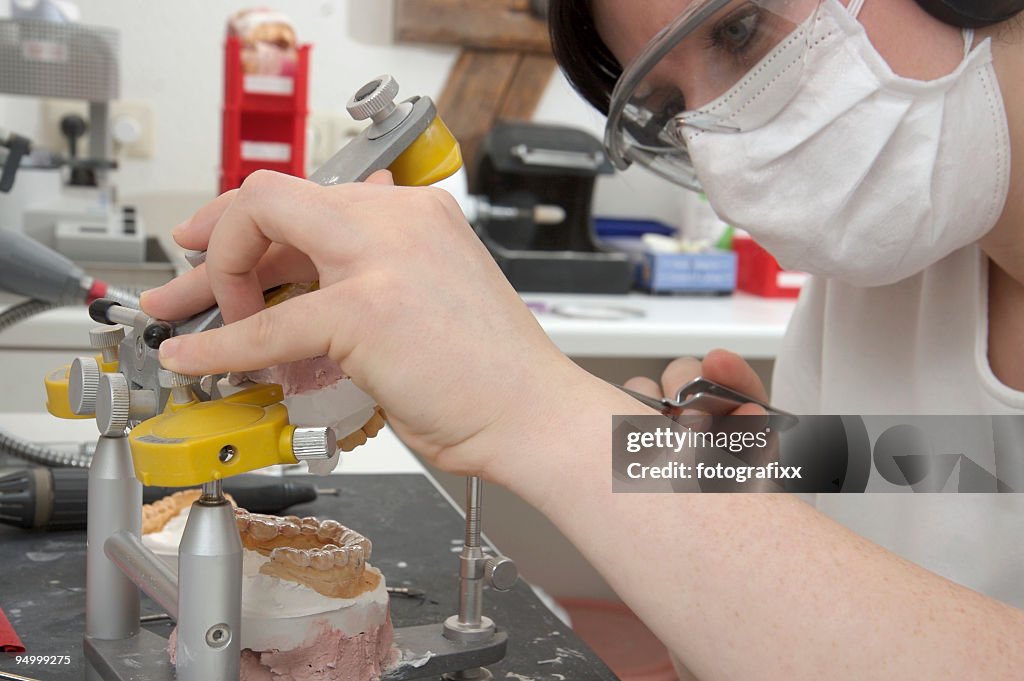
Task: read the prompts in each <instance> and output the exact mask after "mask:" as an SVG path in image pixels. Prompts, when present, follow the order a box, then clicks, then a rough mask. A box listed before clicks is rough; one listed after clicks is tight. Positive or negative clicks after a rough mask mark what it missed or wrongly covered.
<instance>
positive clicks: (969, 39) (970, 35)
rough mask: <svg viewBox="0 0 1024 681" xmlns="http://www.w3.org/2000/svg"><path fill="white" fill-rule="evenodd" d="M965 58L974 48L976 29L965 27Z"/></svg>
mask: <svg viewBox="0 0 1024 681" xmlns="http://www.w3.org/2000/svg"><path fill="white" fill-rule="evenodd" d="M963 33H964V59H967V57H969V56H970V54H971V49H973V48H974V29H973V28H965V29H964V31H963Z"/></svg>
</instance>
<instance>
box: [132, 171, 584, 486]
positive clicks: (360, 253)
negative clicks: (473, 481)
mask: <svg viewBox="0 0 1024 681" xmlns="http://www.w3.org/2000/svg"><path fill="white" fill-rule="evenodd" d="M174 238H175V240H176V241H177V242H178V243H179V244H180V245H181V246H182V247H184V248H189V249H195V250H207V251H208V253H207V258H206V263H205V265H203V266H200V267H198V268H196V269H195V270H193V271H191V272H188V273H186V274H184V275H182V276H181V277H179V278H177V279H175V280H174V281H172V282H170V283H168V284H166V285H165V286H162V287H160V288H158V289H155V290H152V291H148V292H147V293H146V294H145V295H144V296H143V302H142V305H143V307H144V308H145V311H146V312H147V313H148V314H150V315H152V316H154V317H157V318H160V319H168V320H177V319H182V318H185V317H188V316H190V315H192V314H194V313H196V312H199V311H201V310H203V309H205V308H207V307H209V306H210V305H212V304H214V302H216V303H217V304H219V305H220V307H221V310H222V313H223V316H224V320H225V322H226V325H225V326H224V327H223V328H220V329H216V330H212V331H208V332H205V333H201V334H194V335H186V336H180V337H176V338H173V339H170V340H168V341H166V342H164V343H163V345H162V346H161V348H160V358H161V362H162V363H163V364H164V366H165V367H167V368H169V369H171V370H174V371H177V372H181V373H186V374H193V375H201V374H209V373H219V372H225V371H244V370H253V369H261V368H265V367H268V366H272V365H275V364H280V363H283V362H288V361H292V360H297V359H303V358H306V357H314V356H319V355H328V356H329V357H331V358H332V359H333V360H335V361H336V362H338V363H339V365H340V366H341V368H342V370H343V371H345V373H347V374H348V375H349V376H351V377H352V380H353V381H354V382H355V383H356V384H357V385H358V386H359V387H360V388H362V389H363V390H365V391H366V392H368V393H369V394H370V395H372V396H373V397H374V398H375V399H377V401H378V402H379V403H380V404H381V406H383V407H384V408H385V410H386V411H387V413H388V416H389V421H390V423H391V425H392V426H393V427H394V429H395V431H396V433H397V434H398V435H399V436H400V437H401V438H402V439H403V440H404V441H405V442H406V443H407V444H408V445H409V446H410V447H412V448H413V449H415V450H416V451H418V452H419V453H420V454H422V455H424V456H425V457H427V458H428V459H430V460H432V462H433V463H435V464H436V465H438V466H440V467H442V468H444V469H446V470H449V471H453V472H460V473H473V474H481V475H485V476H487V475H488V474H489V467H490V465H491V463H492V460H493V459H494V458H495V457H496V456H497V455H498V454H499V453H500V452H501V451H502V449H503V448H504V449H508V448H509V447H510V446H512V444H513V443H520V444H521V443H523V442H524V438H526V437H527V433H529V432H535V431H536V430H537V429H543V428H544V427H545V426H546V425H551V426H553V427H557V426H556V424H557V421H558V415H559V412H560V410H565V409H567V408H570V407H571V405H574V404H575V400H573V399H572V398H571V397H570V395H572V394H573V393H574V392H575V393H576V394H577V395H578V393H579V391H580V389H581V387H582V386H585V385H592V382H588V379H589V378H590V377H589V376H587V375H586V374H585V373H584V372H582V370H580V369H578V368H577V367H576V366H575V365H574V364H572V362H570V361H569V360H568V359H567V358H566V357H565V356H564V355H562V353H561V352H559V351H558V349H557V348H556V347H555V346H554V344H553V343H552V342H551V341H550V340H549V339H548V337H547V336H546V335H545V334H544V332H543V330H542V329H541V328H540V326H539V325H538V324H537V322H536V320H535V319H534V317H533V314H532V313H531V312H530V311H529V310H528V309H527V308H526V306H525V305H524V304H523V302H522V301H521V300H520V298H519V296H518V295H517V294H516V292H515V291H514V290H513V289H512V287H511V286H510V285H509V284H508V282H507V280H506V279H505V277H504V276H503V275H502V273H501V271H500V270H499V269H498V267H497V266H496V265H495V263H494V261H493V259H492V258H491V256H490V254H489V253H488V252H487V250H486V248H484V246H483V244H482V243H481V242H480V240H479V239H478V238H477V236H476V234H475V233H474V232H473V230H472V228H471V227H470V226H469V225H468V224H467V223H466V220H465V218H464V217H463V215H462V211H461V210H460V208H459V206H458V204H457V203H456V202H455V200H454V199H453V198H452V197H451V196H450V195H449V194H447V193H446V192H444V191H441V190H439V189H433V188H407V187H395V186H394V185H393V184H392V183H391V178H390V175H389V174H387V173H386V172H383V173H377V174H375V175H374V176H373V177H372V178H371V179H370V181H368V182H366V183H362V184H349V185H338V186H333V187H322V186H319V185H316V184H313V183H311V182H307V181H305V180H301V179H297V178H294V177H290V176H287V175H281V174H277V173H272V172H268V171H260V172H257V173H255V174H253V175H252V176H250V177H249V178H248V179H247V180H246V181H245V183H244V184H243V185H242V187H241V188H240V189H238V190H236V191H232V192H228V193H227V194H224V195H222V196H220V197H219V198H217V199H215V200H214V201H213V202H211V203H210V204H208V205H207V206H205V207H203V208H202V209H200V210H199V211H198V212H197V213H196V214H195V216H193V217H192V218H191V219H190V220H188V221H186V222H185V223H183V224H182V225H179V227H178V228H176V229H175V232H174ZM317 278H318V279H319V280H320V290H318V291H315V292H312V293H308V294H306V295H302V296H299V297H297V298H293V299H291V300H288V301H286V302H284V303H282V304H279V305H275V306H273V307H271V308H268V309H264V305H263V291H264V290H265V289H268V288H271V287H273V286H276V285H279V284H283V283H288V282H302V281H311V280H313V279H317ZM582 389H584V390H586V388H585V387H584V388H582Z"/></svg>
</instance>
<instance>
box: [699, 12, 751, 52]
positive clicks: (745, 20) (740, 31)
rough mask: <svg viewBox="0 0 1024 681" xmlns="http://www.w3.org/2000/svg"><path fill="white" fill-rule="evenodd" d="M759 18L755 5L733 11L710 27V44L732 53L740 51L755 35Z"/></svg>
mask: <svg viewBox="0 0 1024 681" xmlns="http://www.w3.org/2000/svg"><path fill="white" fill-rule="evenodd" d="M760 20H761V17H760V12H759V11H758V10H757V8H756V7H751V8H748V9H746V10H743V11H740V12H734V13H733V14H731V15H729V16H728V17H725V18H724V19H722V20H721V21H720V22H718V24H717V25H715V27H714V29H712V32H711V41H712V45H713V46H714V47H716V48H718V49H723V50H726V51H727V52H729V53H732V54H737V53H740V52H742V51H743V50H744V49H745V48H746V47H747V45H749V44H750V42H751V41H752V40H753V39H754V36H755V35H757V26H758V24H759V23H760Z"/></svg>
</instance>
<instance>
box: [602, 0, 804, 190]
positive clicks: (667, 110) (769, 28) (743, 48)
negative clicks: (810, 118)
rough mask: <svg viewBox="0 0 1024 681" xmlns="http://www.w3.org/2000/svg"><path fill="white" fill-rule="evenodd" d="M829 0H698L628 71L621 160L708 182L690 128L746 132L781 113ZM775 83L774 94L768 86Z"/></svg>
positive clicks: (612, 143) (616, 144)
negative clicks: (697, 173)
mask: <svg viewBox="0 0 1024 681" xmlns="http://www.w3.org/2000/svg"><path fill="white" fill-rule="evenodd" d="M821 2H822V0H696V1H695V2H693V3H691V4H690V5H689V6H688V7H687V8H686V9H685V10H684V11H683V13H682V14H680V15H679V17H678V18H677V19H676V20H675V21H674V22H673V23H672V24H670V25H669V26H667V27H666V28H665V29H664V30H663V31H661V32H660V33H659V34H658V35H657V36H655V38H654V39H653V40H652V41H651V42H650V44H648V45H647V47H646V48H645V49H644V51H643V52H641V53H640V55H639V56H638V57H637V58H636V59H635V60H634V61H633V62H632V63H631V64H630V65H629V66H628V67H627V68H626V69H625V72H624V73H623V75H622V78H620V80H619V84H618V86H617V87H616V90H615V93H614V94H613V96H612V107H611V111H610V112H609V118H608V130H607V131H606V135H605V138H606V139H605V141H606V144H607V146H608V150H609V152H610V155H611V156H612V161H613V162H614V163H615V164H616V165H617V166H619V167H620V168H621V167H625V166H626V165H628V164H629V163H631V162H636V163H641V164H643V165H646V166H648V167H650V168H651V170H654V171H655V172H657V173H658V174H660V175H663V176H665V177H668V178H669V179H671V180H673V181H674V182H678V183H680V184H683V185H684V186H689V187H697V186H699V185H698V184H697V182H696V178H695V177H694V173H693V166H692V164H691V163H690V157H689V155H688V154H687V153H686V142H685V132H686V130H687V129H688V128H689V129H693V130H708V131H715V132H738V131H742V130H747V129H751V128H753V127H757V126H759V125H761V124H763V123H764V122H765V121H767V120H770V119H771V118H772V117H773V116H774V115H775V114H777V113H778V112H779V111H780V110H781V108H782V107H783V106H785V104H786V103H787V102H788V101H789V99H791V97H792V95H793V93H795V91H796V89H797V87H798V85H799V82H800V75H801V72H802V70H803V64H804V60H805V56H806V52H807V49H808V45H809V44H810V42H811V40H813V37H812V35H813V30H814V23H815V22H814V18H815V15H816V13H817V10H818V8H819V6H820V4H821ZM766 89H771V94H770V96H767V97H765V96H763V95H764V93H765V90H766ZM755 95H757V101H756V102H752V104H751V106H750V107H744V106H743V102H744V101H745V100H747V99H752V98H753V97H754V96H755Z"/></svg>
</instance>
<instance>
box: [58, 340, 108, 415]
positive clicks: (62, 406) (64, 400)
mask: <svg viewBox="0 0 1024 681" xmlns="http://www.w3.org/2000/svg"><path fill="white" fill-rule="evenodd" d="M96 363H97V364H99V366H100V371H102V372H103V373H110V372H113V371H117V362H104V361H103V355H96ZM70 373H71V365H70V364H65V365H64V366H62V367H60V368H59V369H54V370H53V371H51V372H50V373H48V374H46V377H45V378H43V384H44V385H45V386H46V411H48V412H50V413H51V414H53V415H54V416H56V417H57V418H59V419H91V418H93V416H94V415H93V414H76V413H75V412H73V411H71V400H70V399H69V398H68V376H69V375H70Z"/></svg>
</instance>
